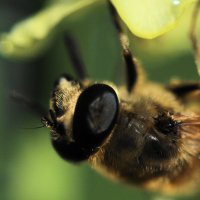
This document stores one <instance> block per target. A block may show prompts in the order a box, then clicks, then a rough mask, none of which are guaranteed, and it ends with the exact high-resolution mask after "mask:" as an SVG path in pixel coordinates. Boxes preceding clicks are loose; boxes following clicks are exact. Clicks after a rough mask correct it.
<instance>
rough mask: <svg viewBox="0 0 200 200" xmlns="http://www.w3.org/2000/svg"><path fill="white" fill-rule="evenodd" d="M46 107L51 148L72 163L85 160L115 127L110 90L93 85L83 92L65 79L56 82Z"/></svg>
mask: <svg viewBox="0 0 200 200" xmlns="http://www.w3.org/2000/svg"><path fill="white" fill-rule="evenodd" d="M50 104H51V109H50V114H51V119H52V126H51V129H52V143H53V146H54V147H55V149H56V150H57V152H58V153H59V154H60V155H61V156H62V157H63V158H65V159H67V160H72V161H82V160H86V159H87V158H89V156H90V155H91V154H94V152H96V151H97V147H99V146H100V145H101V144H102V143H103V141H104V140H105V139H106V138H107V137H108V135H109V134H110V132H111V131H112V129H113V127H114V126H115V124H116V120H117V117H118V110H119V100H118V97H117V94H116V92H115V91H114V89H113V88H112V87H110V86H108V85H106V84H93V85H91V86H88V87H87V88H84V86H80V84H79V83H78V82H74V81H72V80H69V79H67V78H66V77H61V78H60V79H59V82H58V84H57V85H56V86H55V89H54V91H53V92H52V98H51V103H50ZM61 147H62V148H61Z"/></svg>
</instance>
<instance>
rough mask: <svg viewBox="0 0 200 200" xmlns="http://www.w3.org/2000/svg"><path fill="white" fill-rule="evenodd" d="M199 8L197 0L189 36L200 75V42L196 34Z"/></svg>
mask: <svg viewBox="0 0 200 200" xmlns="http://www.w3.org/2000/svg"><path fill="white" fill-rule="evenodd" d="M199 10H200V0H198V1H197V2H196V5H195V7H194V10H193V13H192V18H191V23H190V29H189V36H190V39H191V44H192V48H193V51H194V57H195V62H196V65H197V71H198V73H199V75H200V42H199V41H198V38H197V34H196V30H197V20H198V15H199Z"/></svg>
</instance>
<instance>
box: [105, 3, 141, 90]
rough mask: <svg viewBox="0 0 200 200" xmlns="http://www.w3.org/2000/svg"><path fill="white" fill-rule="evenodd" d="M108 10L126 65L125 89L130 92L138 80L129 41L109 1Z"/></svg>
mask: <svg viewBox="0 0 200 200" xmlns="http://www.w3.org/2000/svg"><path fill="white" fill-rule="evenodd" d="M108 4H109V10H110V13H111V17H112V21H113V24H114V25H115V28H116V30H117V32H118V34H119V39H120V43H121V46H122V49H123V51H122V52H123V57H124V60H125V64H126V81H127V83H126V87H127V91H128V92H131V91H132V89H133V87H134V85H135V83H136V82H137V79H138V72H137V64H136V60H135V59H134V56H133V54H132V52H131V51H130V49H129V41H128V38H127V36H126V35H125V34H124V32H123V30H122V26H121V24H120V18H119V15H118V13H117V11H116V9H115V7H114V6H113V5H112V3H111V2H110V1H108Z"/></svg>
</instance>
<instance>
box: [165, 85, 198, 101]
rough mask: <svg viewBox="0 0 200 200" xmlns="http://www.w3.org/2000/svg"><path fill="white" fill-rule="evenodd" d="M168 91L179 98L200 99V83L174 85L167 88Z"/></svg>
mask: <svg viewBox="0 0 200 200" xmlns="http://www.w3.org/2000/svg"><path fill="white" fill-rule="evenodd" d="M166 89H167V90H169V91H170V92H172V93H174V94H175V95H176V96H177V97H178V98H185V97H187V96H193V97H194V98H196V97H198V98H200V83H199V82H193V83H174V84H173V83H172V84H171V85H169V86H167V87H166Z"/></svg>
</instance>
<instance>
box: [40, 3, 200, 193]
mask: <svg viewBox="0 0 200 200" xmlns="http://www.w3.org/2000/svg"><path fill="white" fill-rule="evenodd" d="M109 9H110V13H111V17H112V20H113V23H114V25H115V27H116V30H117V32H118V34H119V39H120V43H121V46H122V53H123V57H124V60H125V66H126V84H124V85H122V86H116V85H115V84H113V83H111V82H109V81H104V82H101V83H97V82H94V81H90V80H88V79H87V75H86V72H85V68H84V66H83V64H82V62H81V58H80V57H79V55H78V52H77V48H76V45H75V43H74V41H73V39H72V38H70V36H66V44H67V46H68V48H69V49H70V51H69V53H70V56H71V59H72V62H73V64H74V67H75V69H76V71H77V74H78V76H79V79H80V80H78V81H77V80H75V79H73V78H72V77H70V76H69V75H62V76H61V77H60V78H59V79H58V80H57V81H56V82H55V85H54V88H53V91H52V94H51V98H50V110H49V117H43V118H42V122H43V124H44V125H45V126H46V127H48V128H50V133H51V134H50V135H51V141H52V145H53V147H54V148H55V150H56V152H57V153H58V154H59V155H60V156H61V157H62V158H63V159H65V160H67V161H69V162H73V163H79V162H83V161H86V162H88V163H89V164H90V165H91V167H92V168H94V169H96V170H97V171H99V172H100V173H102V174H103V175H105V176H107V177H109V178H111V179H114V180H118V181H122V182H124V183H128V184H133V185H136V186H139V187H142V188H145V189H148V190H159V191H160V192H166V193H176V192H181V193H182V192H183V191H186V190H187V191H190V192H191V191H194V190H199V189H200V187H199V185H200V173H199V170H200V106H199V100H200V83H198V82H192V83H181V82H177V83H173V84H170V85H168V86H163V85H160V84H157V83H154V82H151V81H149V80H146V79H145V75H144V72H143V69H142V67H141V65H140V63H139V62H138V61H137V60H136V58H134V57H133V55H132V53H131V51H130V49H129V44H128V39H127V37H126V35H125V34H124V32H123V30H122V27H121V24H120V20H119V16H118V14H117V12H116V10H115V8H114V7H113V5H112V4H111V3H109ZM194 105H195V106H194Z"/></svg>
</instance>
